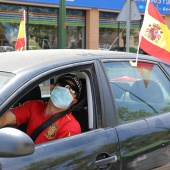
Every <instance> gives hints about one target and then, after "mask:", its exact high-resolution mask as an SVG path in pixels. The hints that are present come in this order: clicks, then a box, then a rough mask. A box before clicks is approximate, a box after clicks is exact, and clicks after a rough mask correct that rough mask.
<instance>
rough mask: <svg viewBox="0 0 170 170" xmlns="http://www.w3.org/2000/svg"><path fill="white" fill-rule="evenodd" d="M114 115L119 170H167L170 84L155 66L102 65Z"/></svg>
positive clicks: (169, 139) (169, 152)
mask: <svg viewBox="0 0 170 170" xmlns="http://www.w3.org/2000/svg"><path fill="white" fill-rule="evenodd" d="M101 64H103V67H104V70H105V71H106V75H107V78H108V82H109V84H110V89H111V93H112V95H113V97H114V104H115V107H116V111H117V118H118V122H117V126H116V131H117V134H118V138H119V144H120V155H121V158H120V160H121V165H122V169H126V170H147V169H155V170H158V169H166V170H168V169H170V135H169V134H170V119H169V117H170V112H169V111H170V110H169V109H170V107H169V101H170V83H169V79H168V76H167V75H166V72H165V71H164V69H163V67H161V66H160V65H159V64H157V63H155V62H151V61H150V62H148V61H138V65H137V66H136V67H134V66H133V65H132V64H131V61H128V60H125V61H106V60H105V61H103V63H101Z"/></svg>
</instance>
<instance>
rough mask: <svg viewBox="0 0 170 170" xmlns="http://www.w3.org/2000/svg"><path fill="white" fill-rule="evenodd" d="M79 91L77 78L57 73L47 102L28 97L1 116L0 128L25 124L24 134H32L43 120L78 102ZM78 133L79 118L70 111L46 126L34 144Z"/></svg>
mask: <svg viewBox="0 0 170 170" xmlns="http://www.w3.org/2000/svg"><path fill="white" fill-rule="evenodd" d="M81 90H82V83H81V81H80V79H79V78H78V77H77V76H76V75H73V74H65V75H62V76H60V77H59V78H58V79H57V81H56V84H55V85H52V86H51V97H50V100H49V102H48V103H47V102H43V101H41V100H30V101H27V102H25V103H24V104H23V105H21V106H19V107H17V108H12V109H10V110H8V111H7V112H5V113H4V114H3V115H2V116H1V117H0V127H3V126H6V125H17V126H19V125H20V124H23V123H24V124H27V130H26V133H27V134H28V135H29V136H31V134H32V133H33V132H34V131H35V130H36V128H37V127H39V126H40V125H41V124H42V123H43V122H45V121H46V120H47V119H49V118H50V117H51V116H53V115H54V114H58V113H60V112H63V111H65V110H67V109H69V108H70V107H71V106H73V105H74V104H76V103H77V101H78V99H79V97H80V94H81ZM79 133H81V128H80V125H79V123H78V121H77V120H76V119H75V118H74V116H73V115H72V113H68V114H66V115H65V116H63V117H61V118H59V119H58V120H57V121H55V122H54V123H53V124H52V125H50V126H49V127H47V128H46V129H45V130H44V131H43V132H42V133H41V134H40V135H39V136H38V137H37V139H36V140H35V144H38V143H42V142H46V141H50V140H54V139H60V138H64V137H67V136H72V135H75V134H79Z"/></svg>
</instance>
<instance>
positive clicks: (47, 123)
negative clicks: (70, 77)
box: [30, 98, 86, 142]
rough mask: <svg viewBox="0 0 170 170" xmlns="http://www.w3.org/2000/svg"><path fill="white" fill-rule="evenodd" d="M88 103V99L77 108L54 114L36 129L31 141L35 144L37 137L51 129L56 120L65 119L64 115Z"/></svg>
mask: <svg viewBox="0 0 170 170" xmlns="http://www.w3.org/2000/svg"><path fill="white" fill-rule="evenodd" d="M85 101H86V98H84V99H83V100H81V101H80V102H79V103H78V104H76V105H75V106H73V107H72V108H71V109H69V110H65V111H63V112H60V113H57V114H54V115H53V116H52V117H50V118H49V119H47V120H46V121H45V122H44V123H42V124H41V125H40V126H38V127H37V129H35V131H34V132H33V133H32V134H31V136H30V137H31V139H32V140H33V141H34V142H35V140H36V139H37V137H38V136H39V135H40V134H41V132H43V131H44V130H45V129H46V128H47V127H49V126H50V125H52V123H54V122H55V121H56V120H58V119H60V118H61V117H63V116H64V115H66V114H68V113H70V112H72V111H73V110H75V109H76V108H78V107H80V106H81V105H83V104H84V103H85Z"/></svg>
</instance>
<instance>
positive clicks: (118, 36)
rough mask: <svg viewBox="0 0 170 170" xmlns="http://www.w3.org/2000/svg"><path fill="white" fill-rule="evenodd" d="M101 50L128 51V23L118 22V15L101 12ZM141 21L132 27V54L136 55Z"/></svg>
mask: <svg viewBox="0 0 170 170" xmlns="http://www.w3.org/2000/svg"><path fill="white" fill-rule="evenodd" d="M99 16H100V27H99V48H100V49H102V50H109V49H110V50H112V51H126V22H118V21H116V18H117V16H118V13H110V12H100V13H99ZM140 27H141V24H140V21H133V22H131V25H130V49H129V51H130V52H133V53H136V51H137V46H138V42H139V41H138V39H139V30H140Z"/></svg>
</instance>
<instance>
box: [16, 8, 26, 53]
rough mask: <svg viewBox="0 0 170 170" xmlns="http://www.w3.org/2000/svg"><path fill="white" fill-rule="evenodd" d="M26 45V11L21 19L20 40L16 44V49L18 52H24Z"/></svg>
mask: <svg viewBox="0 0 170 170" xmlns="http://www.w3.org/2000/svg"><path fill="white" fill-rule="evenodd" d="M25 45H26V35H25V11H24V14H23V16H22V19H21V23H20V26H19V32H18V38H17V41H16V44H15V49H16V50H17V51H22V50H23V47H24V46H25Z"/></svg>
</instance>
